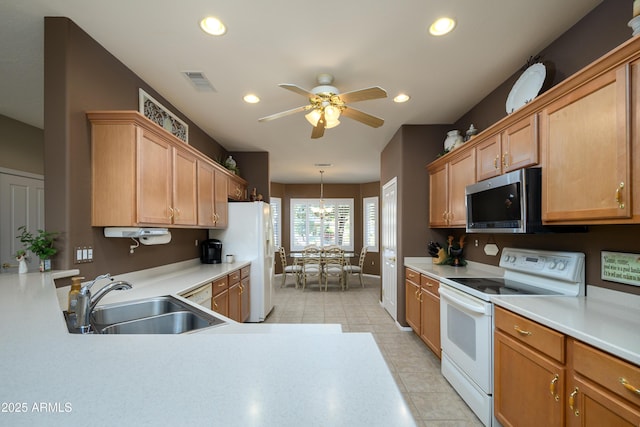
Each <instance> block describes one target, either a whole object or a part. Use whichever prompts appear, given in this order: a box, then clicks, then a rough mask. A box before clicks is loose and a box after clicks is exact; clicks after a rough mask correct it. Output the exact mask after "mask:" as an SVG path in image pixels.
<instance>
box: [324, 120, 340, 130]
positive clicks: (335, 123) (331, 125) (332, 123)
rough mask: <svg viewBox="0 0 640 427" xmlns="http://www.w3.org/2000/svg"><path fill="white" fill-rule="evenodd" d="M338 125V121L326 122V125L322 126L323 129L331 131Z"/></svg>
mask: <svg viewBox="0 0 640 427" xmlns="http://www.w3.org/2000/svg"><path fill="white" fill-rule="evenodd" d="M339 124H340V120H337V119H336V120H327V123H326V124H325V125H324V128H325V129H331V128H334V127H336V126H338V125H339Z"/></svg>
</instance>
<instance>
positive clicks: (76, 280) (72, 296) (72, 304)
mask: <svg viewBox="0 0 640 427" xmlns="http://www.w3.org/2000/svg"><path fill="white" fill-rule="evenodd" d="M83 280H84V277H81V276H75V277H72V278H71V289H70V290H69V307H68V308H67V313H75V312H76V306H77V305H78V295H79V294H80V288H81V287H82V281H83Z"/></svg>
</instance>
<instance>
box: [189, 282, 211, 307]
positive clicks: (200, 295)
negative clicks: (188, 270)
mask: <svg viewBox="0 0 640 427" xmlns="http://www.w3.org/2000/svg"><path fill="white" fill-rule="evenodd" d="M181 296H183V297H184V298H186V299H188V300H189V301H191V302H193V303H196V304H198V305H201V306H203V307H205V308H206V309H207V310H211V298H212V297H213V290H212V288H211V283H207V284H206V285H204V286H200V287H199V288H196V289H194V290H192V291H189V292H186V293H184V294H182V295H181Z"/></svg>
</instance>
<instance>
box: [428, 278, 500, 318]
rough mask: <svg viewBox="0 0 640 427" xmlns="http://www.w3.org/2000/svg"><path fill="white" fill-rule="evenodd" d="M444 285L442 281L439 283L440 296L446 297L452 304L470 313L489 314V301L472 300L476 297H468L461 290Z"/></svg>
mask: <svg viewBox="0 0 640 427" xmlns="http://www.w3.org/2000/svg"><path fill="white" fill-rule="evenodd" d="M445 286H446V285H445ZM445 286H443V285H442V283H441V284H440V289H439V292H440V297H441V298H444V299H446V300H447V301H449V302H450V303H451V304H452V305H454V306H457V307H459V308H463V309H465V310H466V311H468V312H471V313H477V314H482V315H489V314H491V304H490V303H485V302H484V301H483V302H481V303H478V302H476V301H474V300H475V299H476V298H474V297H469V296H467V295H465V294H464V293H462V292H459V291H456V290H455V289H451V288H449V287H445ZM471 298H473V299H471Z"/></svg>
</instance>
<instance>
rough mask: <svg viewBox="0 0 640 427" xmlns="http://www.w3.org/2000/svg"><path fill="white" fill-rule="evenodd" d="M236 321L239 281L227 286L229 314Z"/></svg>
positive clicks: (238, 309) (238, 316) (238, 314)
mask: <svg viewBox="0 0 640 427" xmlns="http://www.w3.org/2000/svg"><path fill="white" fill-rule="evenodd" d="M228 317H229V318H230V319H233V320H235V321H236V322H241V321H242V320H240V282H238V283H236V284H234V285H233V286H231V287H229V315H228Z"/></svg>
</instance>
